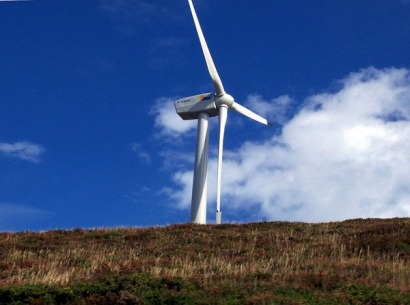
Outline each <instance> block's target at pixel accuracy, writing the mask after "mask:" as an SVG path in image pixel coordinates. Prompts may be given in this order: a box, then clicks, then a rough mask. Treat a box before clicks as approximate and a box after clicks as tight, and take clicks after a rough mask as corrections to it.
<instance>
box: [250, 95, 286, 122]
mask: <svg viewBox="0 0 410 305" xmlns="http://www.w3.org/2000/svg"><path fill="white" fill-rule="evenodd" d="M293 104H294V100H293V99H292V98H291V97H290V96H288V95H282V96H279V97H277V98H274V99H272V100H271V101H265V100H263V98H262V96H260V95H258V94H251V95H249V96H248V99H247V101H246V106H247V107H248V108H249V109H252V110H253V111H255V112H256V113H257V114H259V115H261V116H262V117H265V118H267V119H268V120H270V121H272V122H273V123H275V124H280V125H282V124H284V123H285V122H286V121H287V120H288V119H289V117H290V112H291V110H292V108H291V107H292V106H293Z"/></svg>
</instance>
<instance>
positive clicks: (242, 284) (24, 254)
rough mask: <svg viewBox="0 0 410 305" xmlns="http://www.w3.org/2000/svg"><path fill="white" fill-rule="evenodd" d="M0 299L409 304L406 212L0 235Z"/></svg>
mask: <svg viewBox="0 0 410 305" xmlns="http://www.w3.org/2000/svg"><path fill="white" fill-rule="evenodd" d="M0 304H369V305H370V304H409V305H410V219H408V218H396V219H367V220H363V219H358V220H350V221H345V222H334V223H322V224H307V223H291V222H261V223H249V224H241V225H235V224H224V225H220V226H215V225H210V226H200V225H192V224H182V225H173V226H168V227H158V228H116V229H94V230H83V229H74V230H54V231H48V232H42V233H35V232H19V233H0Z"/></svg>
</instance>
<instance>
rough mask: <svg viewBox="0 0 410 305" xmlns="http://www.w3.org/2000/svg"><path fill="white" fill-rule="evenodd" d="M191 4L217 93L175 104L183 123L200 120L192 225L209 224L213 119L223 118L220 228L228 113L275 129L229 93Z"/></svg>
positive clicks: (218, 216)
mask: <svg viewBox="0 0 410 305" xmlns="http://www.w3.org/2000/svg"><path fill="white" fill-rule="evenodd" d="M188 3H189V7H190V9H191V13H192V17H193V19H194V23H195V27H196V31H197V33H198V37H199V41H200V44H201V47H202V51H203V53H204V57H205V61H206V65H207V67H208V71H209V74H210V76H211V79H212V83H213V85H214V89H215V92H211V93H204V94H199V95H194V96H190V97H186V98H183V99H179V100H177V101H176V102H175V110H176V112H177V113H178V115H179V116H180V117H181V118H182V119H183V120H198V130H197V142H196V152H195V165H194V181H193V186H192V202H191V222H193V223H198V224H206V205H207V194H206V193H207V178H208V177H207V176H208V145H209V118H210V117H214V116H217V115H218V116H219V145H218V177H217V197H216V223H217V224H219V223H221V220H222V212H221V182H222V153H223V143H224V134H225V126H226V120H227V117H228V109H232V110H235V111H236V112H238V113H240V114H242V115H244V116H246V117H248V118H250V119H253V120H255V121H257V122H259V123H262V124H264V125H269V126H271V125H272V124H271V123H270V122H269V121H267V120H266V119H264V118H263V117H261V116H260V115H258V114H256V113H254V112H252V111H251V110H249V109H247V108H245V107H243V106H241V105H240V104H238V103H237V102H235V100H234V98H233V97H232V96H231V95H229V94H227V93H226V92H225V90H224V87H223V85H222V81H221V79H220V77H219V75H218V72H217V70H216V67H215V64H214V62H213V60H212V57H211V53H210V52H209V49H208V45H207V44H206V41H205V37H204V34H203V32H202V29H201V25H200V24H199V20H198V17H197V15H196V12H195V8H194V5H193V3H192V0H188Z"/></svg>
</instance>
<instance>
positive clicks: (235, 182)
mask: <svg viewBox="0 0 410 305" xmlns="http://www.w3.org/2000/svg"><path fill="white" fill-rule="evenodd" d="M339 85H340V86H339V89H338V90H337V91H336V92H327V93H322V94H317V95H314V96H310V97H308V98H307V99H306V100H305V103H304V106H303V108H301V110H300V111H299V112H298V113H297V114H295V115H294V117H293V118H292V119H291V120H289V121H287V122H285V124H284V126H283V129H282V133H281V134H280V135H278V136H274V137H272V138H270V139H267V140H266V141H265V142H262V143H252V142H248V143H245V144H243V145H242V146H241V147H240V148H239V149H237V150H236V151H226V152H225V156H226V157H225V158H224V159H225V160H224V176H223V190H222V193H223V198H222V199H223V201H222V205H223V206H222V208H223V210H226V211H231V212H233V211H242V210H245V209H246V210H247V211H249V208H252V211H254V215H252V218H253V219H255V218H263V219H270V220H275V219H283V220H302V221H331V220H342V219H348V218H357V217H364V218H365V217H393V216H410V175H409V173H410V71H409V70H407V69H394V68H392V69H384V70H378V69H375V68H368V69H364V70H362V71H359V72H357V73H352V74H350V75H349V76H348V77H346V78H345V79H344V80H342V81H340V82H339ZM253 99H254V101H252V98H250V102H251V103H253V105H257V104H260V105H262V107H261V108H260V109H258V110H262V111H265V112H266V113H267V112H268V108H267V107H268V104H272V103H271V102H263V101H262V100H261V98H260V97H258V96H256V97H255V96H254V97H253ZM285 104H286V103H285ZM263 107H266V109H265V110H263V109H264V108H263ZM274 109H276V108H275V107H274V106H273V107H272V110H274ZM215 164H216V160H215V159H212V160H210V172H209V178H210V179H209V183H208V185H209V202H210V203H211V204H212V205H213V204H214V203H212V201H213V199H214V198H215V187H214V184H215V178H214V177H216V170H215V168H216V166H215ZM174 182H175V183H176V185H177V186H178V187H179V189H177V190H176V191H175V190H174V192H173V193H172V196H171V197H172V198H173V199H174V200H175V201H176V203H177V204H179V207H181V208H189V205H190V199H191V185H192V171H179V172H177V173H176V174H175V176H174ZM210 209H212V206H211V205H210Z"/></svg>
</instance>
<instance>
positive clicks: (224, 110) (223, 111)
mask: <svg viewBox="0 0 410 305" xmlns="http://www.w3.org/2000/svg"><path fill="white" fill-rule="evenodd" d="M227 118H228V107H227V106H225V105H222V106H221V107H219V145H218V178H217V183H218V184H217V187H216V223H217V224H219V223H220V222H221V186H222V154H223V149H224V135H225V126H226V120H227Z"/></svg>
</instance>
